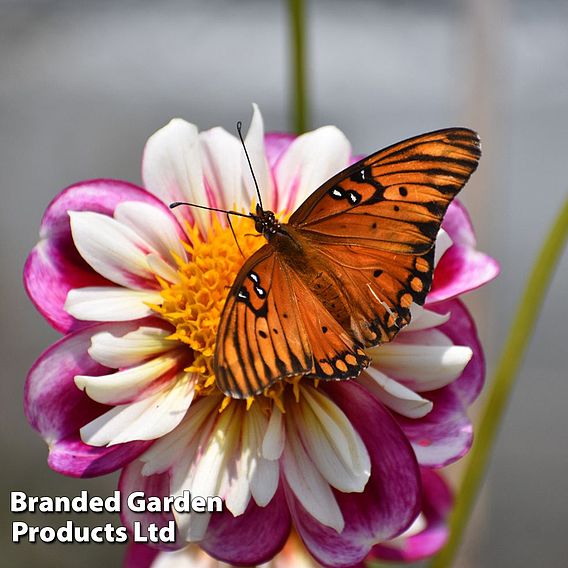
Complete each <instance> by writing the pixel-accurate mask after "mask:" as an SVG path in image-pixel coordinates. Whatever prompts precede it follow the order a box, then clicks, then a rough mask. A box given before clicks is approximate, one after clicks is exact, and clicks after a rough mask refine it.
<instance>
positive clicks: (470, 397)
mask: <svg viewBox="0 0 568 568" xmlns="http://www.w3.org/2000/svg"><path fill="white" fill-rule="evenodd" d="M432 309H433V310H435V311H437V312H439V313H451V317H450V319H449V320H448V321H447V322H446V323H444V324H443V325H442V326H441V327H440V328H439V330H440V331H441V332H442V333H443V334H444V335H446V336H447V337H449V338H450V339H451V340H452V342H454V343H455V344H460V345H465V346H467V347H468V348H469V349H471V351H472V353H473V355H472V357H471V359H470V361H469V363H468V364H467V365H466V367H465V369H464V370H463V372H462V374H461V376H460V377H459V378H458V379H457V380H456V381H454V382H453V383H452V384H451V385H449V386H448V388H450V389H452V390H454V391H455V392H456V393H457V394H458V395H459V397H460V398H461V399H462V400H463V402H464V404H465V406H469V405H470V404H472V403H473V402H474V401H475V399H476V398H477V397H478V396H479V393H480V392H481V389H482V388H483V383H484V380H485V356H484V354H483V349H482V347H481V343H480V341H479V337H478V336H477V329H476V327H475V322H474V321H473V318H472V317H471V314H470V313H469V311H468V309H467V308H466V306H465V304H464V303H463V302H461V301H459V300H450V301H448V302H443V303H441V304H436V305H435V306H432Z"/></svg>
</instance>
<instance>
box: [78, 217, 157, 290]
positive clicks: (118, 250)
mask: <svg viewBox="0 0 568 568" xmlns="http://www.w3.org/2000/svg"><path fill="white" fill-rule="evenodd" d="M69 217H70V218H71V233H72V235H73V242H74V243H75V246H76V247H77V250H78V251H79V253H80V254H81V256H82V257H83V258H84V259H85V260H86V261H87V262H88V263H89V265H90V266H91V267H92V268H93V269H94V270H96V271H97V272H98V273H99V274H101V275H102V276H104V277H105V278H107V279H108V280H110V281H111V282H114V283H115V284H119V285H121V286H125V287H126V288H133V289H138V290H143V289H145V288H152V287H153V286H152V283H153V282H155V279H154V275H153V274H152V271H151V270H150V269H149V267H148V263H147V262H146V255H147V254H148V253H149V252H156V251H154V250H153V248H152V247H151V246H150V245H149V243H147V242H146V241H145V240H144V239H143V238H142V237H141V236H140V235H138V234H137V233H136V232H135V231H133V230H132V229H131V228H130V227H128V226H126V225H123V224H122V223H120V222H118V221H117V220H116V219H113V218H112V217H108V216H107V215H101V214H100V213H93V212H91V211H70V212H69Z"/></svg>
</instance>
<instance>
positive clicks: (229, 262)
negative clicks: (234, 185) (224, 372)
mask: <svg viewBox="0 0 568 568" xmlns="http://www.w3.org/2000/svg"><path fill="white" fill-rule="evenodd" d="M232 223H233V228H234V230H235V237H236V239H237V241H238V246H237V243H236V242H235V237H234V236H233V233H232V232H231V229H230V228H229V227H225V226H223V225H221V223H220V221H219V219H218V217H217V216H213V221H212V223H211V226H210V227H209V229H208V231H207V235H205V237H203V236H202V235H201V234H200V233H199V229H198V228H197V227H196V226H194V227H188V230H187V232H188V235H189V240H190V243H189V244H184V247H185V249H186V250H187V253H188V260H184V259H181V258H179V257H176V262H177V272H178V277H179V282H177V283H171V282H166V281H164V280H162V279H160V280H159V281H160V284H161V286H162V291H161V294H162V298H163V303H162V304H161V305H160V306H152V308H153V309H154V310H155V311H156V312H158V313H159V314H160V315H161V316H162V317H163V318H164V319H165V320H167V321H169V322H170V323H171V324H172V325H173V326H174V327H175V332H174V333H173V334H172V335H171V336H170V339H172V340H177V341H181V342H183V343H186V344H187V345H189V347H191V349H192V350H193V352H194V360H193V362H192V364H191V365H190V366H189V367H187V368H186V369H185V370H186V371H187V372H191V373H197V374H198V375H199V383H198V385H197V392H198V393H200V394H209V393H210V392H213V391H215V390H216V389H215V375H214V372H213V357H214V354H215V340H216V337H217V328H218V327H219V319H220V317H221V312H222V311H223V306H224V305H225V299H226V298H227V294H228V293H229V289H230V288H231V286H232V284H233V282H234V280H235V277H236V276H237V273H238V272H239V270H240V268H241V266H242V265H243V263H244V262H245V260H246V259H247V258H249V257H250V256H251V255H252V254H253V253H254V252H255V251H256V250H258V249H259V248H260V247H261V246H262V245H263V244H264V243H265V240H264V238H262V237H261V236H260V235H258V234H254V225H253V223H252V221H250V220H248V219H244V218H237V219H235V218H233V220H232ZM239 246H240V248H241V250H242V254H241V252H240V251H239ZM216 392H218V391H216Z"/></svg>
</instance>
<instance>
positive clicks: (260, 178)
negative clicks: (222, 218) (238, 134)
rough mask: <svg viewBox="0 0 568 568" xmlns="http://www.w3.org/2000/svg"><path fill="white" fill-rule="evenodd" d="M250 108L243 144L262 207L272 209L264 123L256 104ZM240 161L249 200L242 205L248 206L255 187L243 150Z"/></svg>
mask: <svg viewBox="0 0 568 568" xmlns="http://www.w3.org/2000/svg"><path fill="white" fill-rule="evenodd" d="M252 108H253V113H252V119H251V121H250V126H249V129H248V133H247V135H246V138H245V144H246V146H247V150H248V153H249V157H250V161H251V163H252V167H253V170H254V175H255V176H256V181H257V182H258V187H259V189H260V194H261V196H262V202H263V205H264V208H265V209H269V210H270V211H274V208H275V205H276V199H275V198H276V194H275V192H274V181H273V179H272V174H271V173H270V167H269V165H268V160H267V158H266V152H265V149H264V123H263V120H262V114H260V110H259V109H258V106H257V105H256V104H254V103H253V105H252ZM241 161H242V171H243V178H244V183H245V187H246V188H247V197H248V200H249V201H248V202H247V203H246V204H244V206H245V207H247V208H248V207H250V205H251V203H252V200H256V188H255V185H254V180H253V179H252V175H251V173H250V168H249V166H248V163H247V162H246V156H245V155H244V152H241Z"/></svg>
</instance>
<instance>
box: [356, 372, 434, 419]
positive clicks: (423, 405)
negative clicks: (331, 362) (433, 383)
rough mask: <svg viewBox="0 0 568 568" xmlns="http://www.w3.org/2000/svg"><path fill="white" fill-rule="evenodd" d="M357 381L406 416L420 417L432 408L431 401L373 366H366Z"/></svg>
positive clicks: (384, 402)
mask: <svg viewBox="0 0 568 568" xmlns="http://www.w3.org/2000/svg"><path fill="white" fill-rule="evenodd" d="M357 382H358V383H360V384H362V385H363V386H364V387H365V388H366V389H367V390H368V391H369V392H372V393H373V394H374V395H375V396H376V397H377V398H378V399H379V400H380V401H381V402H382V403H383V404H385V405H386V406H388V407H389V408H391V409H392V410H394V411H395V412H398V414H402V416H406V417H407V418H422V417H423V416H426V414H428V413H429V412H430V411H431V410H432V406H433V404H432V402H431V401H429V400H426V399H425V398H422V397H421V396H419V395H418V394H416V393H415V392H414V391H412V390H410V389H409V388H406V387H405V386H404V385H401V384H400V383H398V382H396V381H395V380H393V379H391V378H389V377H387V376H386V375H385V374H383V373H381V372H380V371H379V370H378V369H375V368H373V367H368V368H367V369H366V370H365V371H364V372H363V373H361V374H360V375H359V377H358V378H357Z"/></svg>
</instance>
